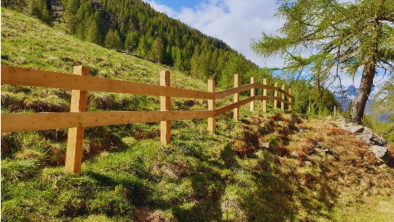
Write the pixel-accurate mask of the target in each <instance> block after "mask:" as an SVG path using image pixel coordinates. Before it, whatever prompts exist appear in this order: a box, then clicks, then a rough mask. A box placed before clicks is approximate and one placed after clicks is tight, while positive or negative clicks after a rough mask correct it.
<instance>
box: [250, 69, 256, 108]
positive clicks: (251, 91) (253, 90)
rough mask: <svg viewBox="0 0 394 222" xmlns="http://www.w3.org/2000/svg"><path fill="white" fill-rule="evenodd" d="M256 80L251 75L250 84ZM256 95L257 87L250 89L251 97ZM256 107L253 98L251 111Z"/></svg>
mask: <svg viewBox="0 0 394 222" xmlns="http://www.w3.org/2000/svg"><path fill="white" fill-rule="evenodd" d="M254 82H255V78H254V77H251V78H250V84H253V83H254ZM255 95H256V89H255V88H253V89H251V90H250V97H253V96H255ZM254 107H255V101H254V100H253V101H252V102H250V111H254Z"/></svg>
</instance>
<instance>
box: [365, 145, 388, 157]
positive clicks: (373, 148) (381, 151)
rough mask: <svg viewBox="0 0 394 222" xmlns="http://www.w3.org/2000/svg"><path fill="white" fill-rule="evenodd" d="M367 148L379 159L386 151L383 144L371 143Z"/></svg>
mask: <svg viewBox="0 0 394 222" xmlns="http://www.w3.org/2000/svg"><path fill="white" fill-rule="evenodd" d="M369 150H370V151H371V152H372V153H373V154H375V156H376V157H377V158H379V159H382V158H383V157H384V156H385V155H386V153H387V147H384V146H376V145H373V146H370V147H369Z"/></svg>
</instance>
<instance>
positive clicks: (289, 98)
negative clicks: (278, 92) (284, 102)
mask: <svg viewBox="0 0 394 222" xmlns="http://www.w3.org/2000/svg"><path fill="white" fill-rule="evenodd" d="M289 94H290V96H289V98H288V99H289V103H290V104H289V111H291V88H289Z"/></svg>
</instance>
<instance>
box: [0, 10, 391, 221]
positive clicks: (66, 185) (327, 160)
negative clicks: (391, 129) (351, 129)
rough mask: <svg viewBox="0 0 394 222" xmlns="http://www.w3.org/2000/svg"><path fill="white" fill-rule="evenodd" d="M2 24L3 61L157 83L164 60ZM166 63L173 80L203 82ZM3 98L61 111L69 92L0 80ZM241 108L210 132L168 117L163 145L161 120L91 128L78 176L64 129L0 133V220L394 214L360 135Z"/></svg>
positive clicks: (152, 105)
mask: <svg viewBox="0 0 394 222" xmlns="http://www.w3.org/2000/svg"><path fill="white" fill-rule="evenodd" d="M1 34H2V52H1V59H2V64H7V65H14V66H19V67H29V68H39V69H44V70H52V71H61V72H69V73H70V72H71V70H72V66H74V65H80V64H83V65H87V66H90V67H91V70H92V72H91V73H92V75H94V76H100V77H105V78H113V79H122V80H130V81H137V82H148V83H154V84H158V78H157V77H158V72H159V71H160V70H162V69H164V68H165V67H162V66H160V65H157V64H154V63H150V62H147V61H145V60H141V59H137V58H134V57H131V56H127V55H124V54H120V53H117V52H115V51H109V50H106V49H103V48H100V47H97V46H95V45H92V44H90V43H85V42H81V41H79V40H77V39H75V38H73V37H70V36H67V35H65V34H64V33H62V32H58V31H55V30H53V29H51V28H49V27H48V26H45V25H42V24H41V23H40V22H39V21H38V20H35V19H31V18H28V17H25V16H24V15H21V14H18V13H15V12H12V11H9V10H4V9H2V32H1ZM171 71H172V80H171V82H172V85H173V86H177V87H181V88H191V89H203V90H204V89H206V83H204V82H200V81H196V80H193V79H191V78H189V77H187V76H186V75H183V74H182V73H179V72H177V71H176V70H171ZM1 97H2V100H1V103H2V113H5V112H39V111H67V110H68V109H69V97H70V93H69V92H68V91H62V90H46V89H40V88H28V87H11V86H2V93H1ZM227 102H229V100H225V101H223V102H222V103H227ZM171 105H172V108H173V109H179V108H182V109H205V108H206V102H202V101H194V100H181V99H178V100H174V101H173V102H172V104H171ZM218 105H219V106H221V105H223V104H218ZM261 105H262V104H261V103H259V102H258V103H257V108H256V110H257V111H260V110H262V109H261ZM247 108H248V107H247V106H245V107H243V108H242V109H241V121H239V122H234V121H233V120H232V119H231V117H232V113H231V112H230V113H228V114H226V115H222V116H220V117H218V118H217V123H216V126H217V134H216V135H209V134H208V133H207V132H206V127H207V121H206V120H187V121H173V122H172V129H173V131H172V134H171V135H172V142H171V144H170V145H168V146H163V145H161V144H160V141H159V137H158V136H159V128H158V124H134V125H122V126H108V127H88V128H86V131H85V141H84V162H83V165H82V172H81V174H80V175H69V174H66V173H65V172H64V166H63V165H64V153H65V141H66V130H64V129H62V130H49V131H38V132H27V133H9V134H2V138H1V146H2V147H1V152H2V156H1V160H2V161H1V167H2V169H1V180H2V181H1V183H2V184H1V185H2V186H1V202H2V209H1V210H2V212H1V215H2V220H3V221H392V220H391V219H392V218H393V217H394V215H393V212H394V211H393V208H392V206H394V202H393V192H392V191H393V190H394V184H393V183H392V181H393V180H394V171H393V169H392V168H390V167H388V166H386V165H382V164H381V163H380V162H379V161H377V160H376V159H375V158H374V156H373V155H372V154H371V153H369V152H368V149H367V145H366V144H364V143H363V142H360V141H358V140H356V138H355V137H353V136H351V135H350V134H349V133H347V132H345V131H343V130H341V129H340V128H339V127H338V126H337V124H336V123H335V122H334V121H326V120H308V119H307V118H306V117H302V116H298V115H295V114H289V113H288V114H285V113H275V112H276V111H273V110H270V114H267V115H262V114H261V113H259V112H255V113H252V112H250V111H248V110H247ZM88 109H89V110H91V111H94V110H154V109H158V98H157V97H145V96H132V95H118V94H109V93H90V94H89V108H88ZM325 148H328V149H330V150H331V151H332V154H327V155H326V154H325V153H324V152H323V151H322V150H323V149H325ZM390 149H391V151H392V152H393V149H392V148H390Z"/></svg>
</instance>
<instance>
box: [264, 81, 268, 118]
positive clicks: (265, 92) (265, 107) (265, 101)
mask: <svg viewBox="0 0 394 222" xmlns="http://www.w3.org/2000/svg"><path fill="white" fill-rule="evenodd" d="M263 85H264V86H265V85H267V79H266V78H264V79H263ZM267 91H268V90H267V89H263V96H267ZM263 112H264V113H267V100H266V99H264V100H263Z"/></svg>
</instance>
